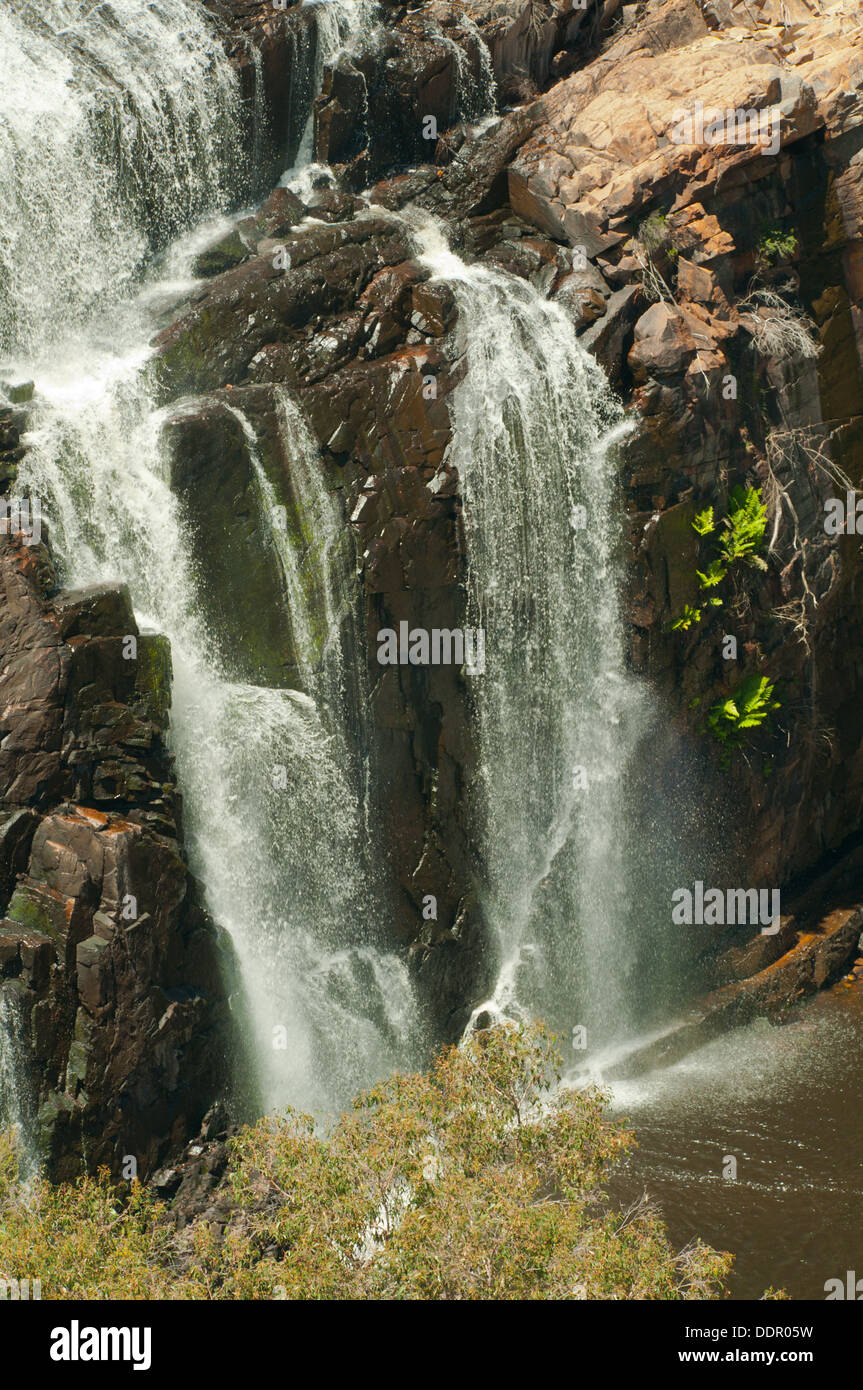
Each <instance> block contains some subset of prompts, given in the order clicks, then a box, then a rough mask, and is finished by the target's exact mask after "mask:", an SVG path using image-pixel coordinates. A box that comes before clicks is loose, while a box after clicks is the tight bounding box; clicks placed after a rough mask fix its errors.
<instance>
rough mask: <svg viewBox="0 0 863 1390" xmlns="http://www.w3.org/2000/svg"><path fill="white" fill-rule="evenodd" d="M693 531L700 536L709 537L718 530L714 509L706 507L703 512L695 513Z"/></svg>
mask: <svg viewBox="0 0 863 1390" xmlns="http://www.w3.org/2000/svg"><path fill="white" fill-rule="evenodd" d="M692 529H693V530H694V531H697V532H698V534H699V536H709V535H710V533H711V531H715V530H716V522H715V520H714V517H713V508H712V507H706V508H705V509H704V511H703V512H696V513H695V517H694V518H693V522H692Z"/></svg>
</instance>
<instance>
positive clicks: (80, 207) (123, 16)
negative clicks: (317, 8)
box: [0, 0, 240, 354]
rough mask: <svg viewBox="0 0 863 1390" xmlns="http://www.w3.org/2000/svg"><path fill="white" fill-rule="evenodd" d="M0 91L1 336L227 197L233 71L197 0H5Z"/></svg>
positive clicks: (110, 284) (43, 340)
mask: <svg viewBox="0 0 863 1390" xmlns="http://www.w3.org/2000/svg"><path fill="white" fill-rule="evenodd" d="M0 92H2V94H3V95H2V107H0V206H2V208H3V217H2V220H0V352H8V353H12V352H16V351H17V352H21V351H24V352H27V353H30V354H32V352H33V351H34V350H36V349H38V348H39V347H40V346H42V345H44V344H47V343H49V342H50V343H52V344H54V343H56V340H57V337H58V336H59V335H60V334H61V333H62V332H64V331H66V329H67V328H69V327H74V326H75V325H80V324H83V323H85V322H86V321H87V320H88V318H89V316H90V315H91V313H92V312H93V310H94V308H95V307H96V306H97V305H98V304H99V302H100V301H101V302H103V303H104V302H106V300H107V299H109V298H110V299H112V300H113V299H116V298H117V294H118V291H121V292H122V290H123V289H124V287H127V286H128V285H129V284H130V283H131V282H132V281H133V279H134V277H135V276H136V274H137V273H138V272H139V270H140V267H141V264H142V261H143V260H144V258H145V256H146V255H147V254H148V252H150V251H151V250H152V249H153V248H154V247H156V246H159V245H163V244H165V243H166V242H167V241H168V239H169V238H171V237H173V236H175V235H177V233H178V232H179V231H180V230H181V229H182V228H183V227H185V226H187V225H189V223H190V222H192V221H193V220H195V219H197V218H199V217H201V216H202V215H203V214H204V213H205V212H207V211H208V210H211V209H212V208H214V207H216V206H219V205H221V204H223V203H224V202H225V201H226V198H227V189H228V187H229V185H230V184H231V183H233V184H234V186H236V182H237V170H238V168H239V165H240V158H239V144H238V139H237V131H238V122H237V95H236V83H235V79H234V74H233V71H232V69H231V67H230V65H229V63H228V60H227V58H226V57H225V54H224V52H223V50H222V46H221V43H220V41H219V38H218V36H217V35H216V33H215V31H214V29H213V27H212V24H211V22H210V21H209V20H208V18H207V16H206V14H205V13H204V12H203V10H202V8H201V7H200V6H199V5H196V4H193V3H191V0H152V3H145V0H111V3H110V4H93V3H83V2H82V0H52V2H51V4H50V5H42V6H37V5H34V4H32V3H31V2H30V0H6V3H5V4H4V7H3V9H2V10H0Z"/></svg>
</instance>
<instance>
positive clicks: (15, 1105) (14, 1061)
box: [0, 983, 35, 1177]
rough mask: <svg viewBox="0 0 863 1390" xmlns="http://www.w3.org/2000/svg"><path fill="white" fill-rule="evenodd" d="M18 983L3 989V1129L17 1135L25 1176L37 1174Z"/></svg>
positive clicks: (0, 1086) (0, 1076)
mask: <svg viewBox="0 0 863 1390" xmlns="http://www.w3.org/2000/svg"><path fill="white" fill-rule="evenodd" d="M14 991H15V984H14V983H13V984H9V983H7V984H6V985H5V986H0V1127H2V1126H8V1127H9V1128H10V1129H11V1130H12V1133H13V1134H14V1136H15V1143H16V1146H17V1149H18V1169H19V1173H20V1174H21V1176H22V1177H27V1176H29V1175H30V1174H31V1173H32V1172H33V1171H35V1159H34V1150H33V1142H32V1132H31V1123H30V1122H31V1114H30V1106H29V1103H28V1102H29V1099H30V1097H29V1090H30V1087H29V1084H28V1080H27V1076H26V1069H27V1060H26V1056H25V1054H24V1049H23V1046H22V1038H23V1035H24V1029H25V1027H26V1023H25V1020H24V1018H22V1009H21V1005H20V1001H19V999H18V998H17V997H16V995H15V992H14Z"/></svg>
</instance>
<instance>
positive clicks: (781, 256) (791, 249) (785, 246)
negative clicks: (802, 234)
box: [758, 227, 798, 265]
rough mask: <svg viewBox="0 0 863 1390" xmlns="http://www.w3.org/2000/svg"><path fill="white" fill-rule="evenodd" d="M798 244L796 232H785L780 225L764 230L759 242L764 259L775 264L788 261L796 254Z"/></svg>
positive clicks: (759, 251) (760, 252) (759, 248)
mask: <svg viewBox="0 0 863 1390" xmlns="http://www.w3.org/2000/svg"><path fill="white" fill-rule="evenodd" d="M797 246H798V241H797V237H796V235H795V233H794V232H783V231H782V230H781V229H780V228H778V227H772V228H769V229H768V230H766V231H765V232H764V234H763V235H762V237H761V240H760V241H759V243H758V253H759V255H760V256H761V258H762V260H764V261H767V262H768V264H771V265H775V263H776V262H777V261H787V260H790V258H791V257H792V256H793V255H794V254H795V252H796V250H797Z"/></svg>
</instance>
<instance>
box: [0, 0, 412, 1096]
mask: <svg viewBox="0 0 863 1390" xmlns="http://www.w3.org/2000/svg"><path fill="white" fill-rule="evenodd" d="M321 8H322V11H323V10H326V12H327V14H326V19H325V21H324V33H325V35H326V33H328V32H329V28H328V26H329V27H332V26H331V25H330V14H329V12H330V11H331V10H332V11H336V10H338V16H336V17H334V23H335V25H336V28H335V29H334V30H333V34H334V36H335V37H338V36H340V35H342V34H343V33H344V32H345V29H346V21H348V23H347V27H348V28H349V27H350V23H353V22H354V21H357V22H359V20H360V19H361V18H362V17H363V16H364V15H365V14H366V12H367V10H368V7H367V6H365V5H353V4H351V3H350V0H344V3H341V0H340V3H339V4H338V5H335V4H333V5H329V4H328V5H326V6H323V7H321ZM99 9H100V15H97V14H96V13H95V12H94V13H92V14H91V16H90V18H89V19H86V18H85V17H83V18H82V11H81V8H80V6H78V5H75V4H72V3H71V2H70V3H68V4H66V3H63V4H60V5H58V6H56V7H55V12H54V13H53V14H52V17H51V21H50V23H49V21H48V20H45V19H43V18H42V17H40V16H39V15H38V14H34V12H33V10H32V8H31V7H29V6H24V5H17V4H16V5H14V6H13V9H12V13H11V14H4V15H2V16H0V25H2V37H3V40H4V44H3V50H4V52H5V53H6V55H7V57H8V56H9V55H10V54H12V55H14V58H15V60H16V61H18V60H19V58H20V61H22V62H23V63H24V64H26V65H27V66H26V68H25V71H26V75H27V86H28V91H29V99H28V101H26V102H25V100H24V96H23V92H22V93H21V95H20V99H19V97H18V92H19V88H18V86H15V87H14V88H13V89H12V90H13V101H12V103H11V110H10V111H7V108H6V106H5V104H4V105H3V106H2V107H0V145H3V146H4V148H6V149H7V150H9V149H11V152H12V155H14V156H18V155H19V153H20V152H21V151H23V150H25V149H26V150H28V151H29V160H28V163H27V164H25V163H24V161H23V158H21V157H19V158H18V162H17V163H14V162H13V163H11V164H10V163H9V162H8V161H6V162H4V165H3V170H2V172H0V179H4V178H5V179H7V180H8V181H9V183H8V186H7V187H5V188H4V189H3V192H4V193H5V194H8V198H7V202H8V203H9V205H10V206H16V207H18V209H19V215H20V219H21V222H20V225H19V224H14V223H13V224H12V225H7V226H6V227H4V228H2V229H0V267H2V274H3V276H4V281H3V288H4V291H5V292H4V296H3V298H4V302H5V304H6V305H7V308H6V310H5V312H4V315H3V318H2V321H0V343H2V347H3V349H5V354H6V355H5V358H4V362H3V364H2V365H3V370H2V375H5V376H7V377H8V376H12V377H14V376H22V375H24V376H29V377H32V378H33V379H34V380H35V383H36V396H35V400H34V405H33V408H32V411H31V414H30V420H29V426H30V428H29V434H28V438H27V444H28V452H27V455H26V459H25V462H24V464H23V466H22V469H21V472H20V475H19V487H20V489H21V490H22V491H23V493H25V494H28V495H31V496H35V497H39V498H40V499H41V500H42V504H43V511H44V515H45V518H46V520H47V522H48V524H49V526H50V530H51V537H52V544H53V548H54V552H55V556H56V558H57V561H58V564H59V568H60V571H61V575H62V581H63V582H64V583H65V584H67V585H69V586H76V585H82V584H87V583H92V582H99V581H111V582H116V581H125V582H126V583H127V584H128V585H129V588H130V591H131V593H132V598H133V603H134V606H135V611H136V616H137V618H138V621H139V624H140V625H141V626H142V627H144V628H147V627H149V628H151V629H157V630H159V631H161V632H163V633H165V634H166V635H167V636H168V638H169V639H170V643H171V651H172V660H173V666H174V683H173V703H172V714H171V742H172V746H173V748H174V751H175V752H176V756H177V769H178V777H179V780H180V784H181V786H182V788H183V794H184V802H185V822H186V828H187V838H188V846H189V853H190V860H191V863H192V867H193V869H194V870H195V871H196V872H197V874H198V875H199V876H200V877H201V879H202V880H203V882H204V886H205V893H206V898H207V902H208V905H209V906H210V909H211V911H212V912H213V915H214V916H215V917H216V918H217V920H218V921H219V922H220V923H221V924H222V925H224V926H225V927H227V929H228V930H229V931H230V933H231V935H232V937H233V939H234V942H235V945H236V948H237V951H238V955H239V959H240V963H241V967H242V971H243V980H244V986H245V991H246V994H247V996H248V999H249V1002H250V1009H249V1014H250V1016H251V1018H252V1020H253V1031H254V1035H255V1036H254V1038H252V1039H250V1052H251V1053H252V1054H253V1056H254V1058H255V1060H256V1063H257V1072H258V1081H259V1089H260V1092H261V1100H262V1102H263V1103H264V1104H265V1105H266V1106H267V1107H268V1108H271V1107H273V1106H277V1105H282V1104H286V1103H289V1102H290V1103H292V1104H295V1105H298V1106H300V1107H302V1108H305V1109H308V1110H310V1111H313V1112H314V1113H317V1114H323V1113H325V1112H328V1111H331V1110H333V1109H335V1108H337V1107H340V1106H342V1105H344V1104H346V1103H347V1102H348V1101H349V1100H350V1098H351V1096H352V1095H353V1094H355V1093H356V1091H357V1090H358V1089H360V1088H361V1087H362V1086H363V1085H364V1084H368V1083H369V1082H370V1081H371V1080H373V1079H374V1078H375V1077H377V1076H379V1075H382V1074H383V1073H385V1072H386V1071H389V1070H391V1069H392V1067H393V1066H395V1065H397V1064H398V1063H399V1062H401V1061H402V1060H404V1058H405V1055H406V1054H405V1037H406V1036H408V1035H409V1034H410V1033H411V1030H412V1029H413V1028H414V1026H415V1025H414V1022H413V1020H414V1018H415V1009H414V1005H413V995H412V991H411V989H410V986H409V982H408V978H407V973H406V970H405V967H404V965H403V964H402V962H401V961H400V960H399V959H397V958H396V957H394V956H391V955H388V954H387V953H386V952H383V951H381V950H380V949H379V948H378V947H377V945H375V944H374V942H375V938H376V936H377V935H378V934H379V930H380V926H381V923H382V921H383V911H384V909H383V908H382V905H381V903H380V901H379V899H378V898H377V896H376V885H375V884H374V882H373V878H374V875H373V874H371V873H370V872H369V871H368V863H369V859H370V858H373V856H370V855H369V854H368V853H367V849H368V837H369V826H368V823H367V816H366V811H367V808H366V806H365V804H364V800H363V794H364V790H365V781H366V779H367V775H368V773H367V768H366V767H364V766H361V767H359V768H357V767H355V766H353V764H352V760H351V755H350V754H349V751H348V750H349V737H348V731H347V729H346V727H345V723H344V719H345V713H344V700H343V692H342V690H341V689H340V683H341V682H342V681H343V679H344V670H343V666H342V661H341V652H340V648H339V641H338V638H339V637H340V636H341V631H342V628H343V626H344V622H343V618H344V610H345V608H346V607H348V608H349V607H350V599H349V597H348V595H347V588H348V586H350V585H352V584H353V582H354V580H353V574H352V572H351V570H350V563H351V560H350V557H348V556H347V555H346V554H345V553H344V551H343V550H340V549H339V547H337V546H335V545H333V544H332V541H333V535H334V531H335V529H336V522H335V517H334V514H333V511H332V508H333V506H334V503H333V500H332V498H331V497H330V496H329V495H328V494H326V492H325V491H324V489H323V486H322V483H321V480H320V476H319V468H318V460H317V453H316V449H315V446H314V444H313V442H312V439H311V436H310V434H309V431H308V428H307V426H306V425H305V423H304V422H303V421H302V417H301V416H300V414H299V412H298V411H297V409H296V407H295V406H294V405H293V403H292V402H291V401H290V399H289V398H288V397H287V396H286V395H285V396H283V397H282V399H281V401H280V413H281V422H282V425H283V430H284V443H285V449H286V453H287V455H288V457H290V458H291V459H292V460H293V464H294V472H293V477H292V486H293V488H294V490H295V494H296V504H297V507H298V509H299V510H301V511H302V512H303V514H304V515H303V524H304V531H305V533H306V534H308V528H310V527H311V528H312V530H313V531H315V532H316V533H317V532H318V530H320V532H321V534H316V535H315V536H314V538H313V539H314V542H315V544H314V545H313V546H312V547H311V548H310V550H309V552H308V553H306V551H305V550H301V551H299V552H297V551H295V550H292V549H291V541H290V536H289V535H287V534H286V535H283V534H282V533H281V531H280V530H279V528H278V525H277V522H276V520H275V519H274V515H273V513H274V508H273V505H272V499H271V498H269V497H268V496H267V495H266V480H265V479H264V477H263V474H262V473H261V472H260V470H259V475H258V476H259V483H260V486H261V489H262V491H261V504H262V506H261V518H260V522H261V530H262V532H263V533H264V535H265V536H266V535H269V543H270V544H272V545H273V546H274V547H276V548H277V549H278V550H279V553H280V555H281V559H282V566H283V571H284V575H285V587H286V596H287V601H288V602H289V604H290V605H291V619H292V624H293V626H294V629H295V634H297V635H298V642H297V645H298V648H299V650H300V651H302V652H303V654H304V660H305V663H306V664H305V676H306V681H307V684H308V687H309V688H308V689H307V690H305V691H296V690H288V689H272V688H264V687H260V686H255V685H251V684H248V683H242V682H238V681H237V680H235V679H230V678H228V676H226V674H225V673H224V672H223V671H222V670H221V668H220V664H219V661H218V659H217V657H216V656H215V654H214V653H215V647H216V644H215V643H214V642H212V641H211V639H210V634H209V632H208V629H207V621H206V618H205V616H204V607H205V605H203V604H202V601H201V600H202V595H201V594H200V593H199V591H198V588H197V578H196V574H195V572H194V566H193V564H192V562H191V560H190V558H189V556H190V551H191V547H190V546H189V545H188V544H187V541H186V537H185V520H184V515H183V510H182V507H181V506H180V504H179V503H178V501H177V499H176V497H175V496H174V494H173V493H172V491H171V487H170V483H169V478H170V451H169V448H168V445H167V443H166V436H165V428H164V427H165V424H166V420H167V414H168V412H166V411H164V410H160V409H157V408H156V407H155V405H154V402H153V400H152V398H151V395H150V388H149V384H148V374H147V371H146V365H147V362H148V360H149V357H150V351H151V350H150V348H149V346H148V344H149V341H150V339H151V337H152V335H153V332H154V330H155V322H156V321H155V317H154V315H155V313H156V312H158V311H159V309H160V308H161V306H162V305H163V304H164V303H170V302H172V301H176V299H177V298H179V297H180V296H181V294H182V293H183V292H184V291H185V290H186V289H187V288H188V287H190V286H191V284H192V283H193V280H192V277H191V272H190V266H191V264H192V260H193V258H194V254H195V252H196V251H197V250H198V249H200V247H201V246H202V245H203V244H205V243H206V241H207V240H208V239H210V238H212V236H213V233H214V231H215V230H216V229H218V228H219V227H220V226H221V225H222V224H220V222H219V218H220V216H221V214H222V213H223V212H224V210H225V209H226V208H227V207H228V202H229V193H228V189H229V188H231V192H232V195H234V197H235V195H236V193H237V191H238V189H237V187H236V185H232V171H233V170H234V168H235V159H234V156H235V153H236V151H235V147H234V144H233V138H234V132H235V130H236V128H237V110H236V91H235V86H236V84H235V78H234V75H233V72H232V70H231V69H230V67H229V65H228V63H227V60H226V58H225V57H224V55H223V52H222V48H221V44H220V41H219V39H218V36H217V34H216V33H215V31H214V30H213V29H212V28H211V27H210V26H209V24H208V22H207V21H206V20H205V18H204V17H203V16H202V13H201V11H200V9H199V7H198V6H197V5H194V4H192V3H190V0H155V3H153V4H149V3H144V0H118V3H117V4H114V5H113V6H112V7H111V8H110V9H106V8H104V7H99ZM103 9H104V13H101V11H102V10H103ZM119 21H122V24H120V22H119ZM67 22H68V25H72V28H73V33H72V36H71V38H70V37H69V34H68V32H64V26H65V24H66V23H67ZM331 37H332V36H331ZM335 37H334V40H333V41H334V43H335ZM67 44H70V45H71V48H70V49H69V51H68V52H67V48H66V45H67ZM73 57H74V63H75V71H76V73H79V72H81V73H83V77H84V81H83V82H82V83H81V90H80V91H78V92H77V93H76V95H75V97H74V99H73V98H72V97H70V95H69V89H68V87H67V79H68V77H69V75H70V74H71V72H72V62H73ZM91 73H92V82H91V81H90V75H91ZM129 103H132V106H131V107H130V106H129ZM127 110H133V111H134V116H135V119H134V120H133V121H130V122H127V125H124V123H123V113H124V111H127ZM106 122H107V127H108V128H110V132H112V134H113V135H115V136H116V138H108V137H106V134H105V131H106ZM127 126H128V129H127ZM127 137H128V141H129V144H128V147H127V145H124V143H123V141H124V140H125V139H127ZM34 150H35V152H36V153H35V156H34V154H33V151H34ZM162 150H164V151H165V152H166V153H165V158H164V160H162V159H161V158H160V152H161V151H162ZM171 150H175V151H177V160H176V162H175V163H173V164H172V163H171V162H170V160H169V159H168V153H167V152H169V151H171ZM136 161H137V162H136ZM142 170H146V172H147V174H148V178H147V179H144V177H143V176H142ZM239 191H240V193H242V188H240V189H239ZM58 196H59V201H57V198H58ZM103 205H104V217H103V216H102V215H101V209H102V206H103ZM28 218H32V219H33V222H32V225H31V226H30V228H29V232H30V233H31V237H30V241H29V242H28V240H27V235H28V227H27V219H28ZM39 218H41V219H42V220H41V221H40V220H37V219H39ZM195 219H199V220H201V219H202V221H201V227H200V230H199V231H198V232H196V233H193V234H188V233H184V234H183V235H182V236H181V237H179V239H178V240H175V242H174V245H173V246H172V247H171V248H170V251H169V252H168V254H166V255H165V257H164V259H163V264H162V267H161V269H160V268H159V267H158V265H157V264H156V263H155V262H154V263H152V264H148V263H147V257H148V255H149V253H150V252H151V251H152V250H153V249H155V248H156V247H157V246H158V245H159V244H160V243H162V242H166V241H167V239H168V237H170V236H174V237H176V234H177V232H178V231H179V230H180V229H181V228H182V227H187V226H189V225H190V224H191V223H192V221H193V220H195ZM46 248H48V250H47V252H46ZM46 254H49V255H50V256H51V257H53V255H54V254H56V255H57V256H58V258H59V259H58V273H57V274H56V275H53V274H45V257H46ZM37 281H38V291H39V292H38V294H36V291H35V287H36V283H37ZM47 342H50V345H51V346H50V351H49V350H48V349H47V347H45V348H44V349H43V344H47ZM249 445H250V451H251V452H252V455H254V440H253V437H252V436H251V434H250V436H249ZM309 554H313V555H314V556H316V557H317V560H316V567H315V566H312V567H311V568H310V564H309ZM320 603H322V604H323V607H322V609H319V608H318V605H319V604H320ZM331 623H334V624H336V629H337V630H336V633H335V637H336V640H335V641H331V638H332V636H333V634H332V633H331V632H330V631H329V630H328V629H329V625H330V624H331ZM340 624H341V626H340ZM327 643H329V646H327ZM324 647H326V650H324ZM354 664H355V665H360V664H361V663H354ZM7 1031H8V1030H5V1029H4V1035H5V1033H6V1032H7ZM12 1057H13V1051H12V1044H11V1042H10V1044H9V1045H8V1046H7V1045H6V1044H4V1052H3V1058H4V1062H3V1066H4V1089H5V1091H7V1092H9V1091H11V1089H12V1082H11V1074H10V1067H11V1059H12ZM6 1108H7V1110H13V1113H14V1109H13V1107H12V1103H11V1101H8V1103H7V1106H6Z"/></svg>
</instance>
